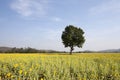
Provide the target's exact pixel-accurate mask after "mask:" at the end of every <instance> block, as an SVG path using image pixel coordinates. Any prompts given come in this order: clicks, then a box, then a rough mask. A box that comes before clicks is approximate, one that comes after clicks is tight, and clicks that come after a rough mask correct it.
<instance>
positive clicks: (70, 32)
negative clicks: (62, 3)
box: [61, 25, 85, 53]
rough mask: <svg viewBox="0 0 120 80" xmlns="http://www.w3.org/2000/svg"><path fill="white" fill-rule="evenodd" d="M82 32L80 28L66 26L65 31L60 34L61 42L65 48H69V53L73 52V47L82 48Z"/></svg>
mask: <svg viewBox="0 0 120 80" xmlns="http://www.w3.org/2000/svg"><path fill="white" fill-rule="evenodd" d="M83 35H84V31H83V30H82V29H81V28H77V27H75V26H73V25H69V26H66V28H65V31H63V33H62V36H61V38H62V41H63V44H64V45H65V47H70V53H72V51H73V50H74V47H76V46H77V47H79V48H82V46H83V43H84V42H85V38H84V36H83Z"/></svg>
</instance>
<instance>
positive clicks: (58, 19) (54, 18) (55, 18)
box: [52, 17, 62, 22]
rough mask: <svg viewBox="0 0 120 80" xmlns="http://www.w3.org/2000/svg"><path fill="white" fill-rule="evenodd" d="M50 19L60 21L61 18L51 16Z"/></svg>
mask: <svg viewBox="0 0 120 80" xmlns="http://www.w3.org/2000/svg"><path fill="white" fill-rule="evenodd" d="M52 21H55V22H60V21H62V19H61V18H59V17H53V18H52Z"/></svg>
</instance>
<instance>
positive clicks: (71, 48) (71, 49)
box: [70, 46, 74, 55]
mask: <svg viewBox="0 0 120 80" xmlns="http://www.w3.org/2000/svg"><path fill="white" fill-rule="evenodd" d="M73 50H74V48H73V46H71V47H70V55H72V51H73Z"/></svg>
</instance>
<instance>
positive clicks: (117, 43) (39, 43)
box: [0, 0, 120, 51]
mask: <svg viewBox="0 0 120 80" xmlns="http://www.w3.org/2000/svg"><path fill="white" fill-rule="evenodd" d="M67 25H74V26H77V27H81V28H82V29H83V30H84V31H85V38H86V42H85V44H84V45H83V48H82V49H79V48H75V50H76V51H79V50H103V49H116V48H120V0H0V46H9V47H32V48H37V49H52V50H59V51H63V50H65V51H68V50H69V48H64V45H63V44H62V40H61V34H62V31H63V30H64V28H65V27H66V26H67Z"/></svg>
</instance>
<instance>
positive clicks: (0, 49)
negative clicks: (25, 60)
mask: <svg viewBox="0 0 120 80" xmlns="http://www.w3.org/2000/svg"><path fill="white" fill-rule="evenodd" d="M0 52H1V53H4V52H11V53H12V52H14V53H15V52H18V53H19V52H20V53H31V52H32V53H34V52H37V53H39V52H41V53H47V52H48V53H49V52H53V53H54V52H65V51H56V50H38V49H35V48H30V47H28V48H16V47H0ZM80 52H88V53H89V52H90V53H91V52H100V53H120V49H107V50H100V51H91V50H85V51H80Z"/></svg>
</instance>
